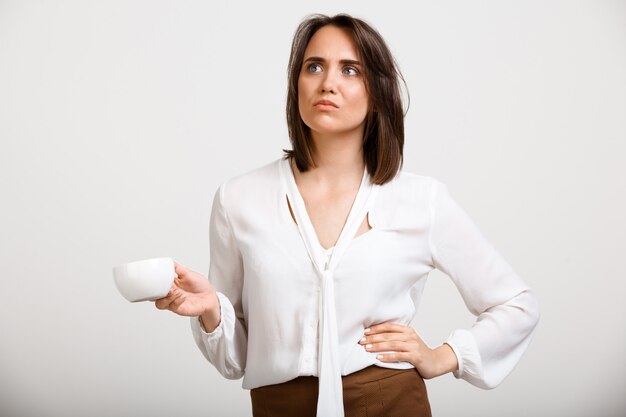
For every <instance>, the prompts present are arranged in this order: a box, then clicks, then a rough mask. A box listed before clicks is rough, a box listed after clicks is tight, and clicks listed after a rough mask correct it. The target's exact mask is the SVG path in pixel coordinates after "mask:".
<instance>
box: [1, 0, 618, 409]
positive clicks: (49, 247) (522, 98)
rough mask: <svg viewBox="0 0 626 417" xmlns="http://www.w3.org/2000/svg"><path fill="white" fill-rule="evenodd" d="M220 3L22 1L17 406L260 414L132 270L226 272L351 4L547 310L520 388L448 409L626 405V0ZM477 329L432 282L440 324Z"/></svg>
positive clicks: (12, 119)
mask: <svg viewBox="0 0 626 417" xmlns="http://www.w3.org/2000/svg"><path fill="white" fill-rule="evenodd" d="M218 3H219V4H218ZM221 3H222V2H210V1H173V0H172V1H147V0H146V1H106V2H104V1H102V2H96V1H78V0H76V1H44V0H40V1H17V0H16V1H7V0H0V144H1V147H0V192H1V194H0V198H1V205H0V207H1V216H0V272H1V277H0V296H1V301H0V415H2V416H93V417H99V416H102V417H111V416H124V417H127V416H137V417H139V416H141V417H143V416H151V417H160V416H169V415H176V416H249V415H250V414H251V413H250V401H249V393H248V391H244V390H242V389H241V388H240V384H241V381H228V380H225V379H223V378H222V377H221V376H220V375H219V374H218V373H217V371H216V370H215V369H214V368H213V367H212V366H211V365H210V364H209V363H208V362H206V361H205V359H204V358H203V357H202V355H201V354H200V352H199V350H198V349H197V348H196V346H195V344H194V343H193V339H192V337H191V332H190V328H189V320H188V319H186V318H181V317H179V316H176V315H174V314H172V313H169V312H163V311H158V310H156V309H155V308H154V305H153V304H152V303H140V304H131V303H128V302H127V301H126V300H124V299H123V298H122V297H121V296H120V295H119V294H118V293H117V291H116V289H115V287H114V284H113V279H112V274H111V268H112V266H114V265H117V264H119V263H123V262H128V261H133V260H138V259H143V258H150V257H158V256H172V257H174V258H175V259H177V260H179V261H180V262H182V263H184V264H187V265H188V266H190V267H192V268H194V269H196V270H199V271H202V272H206V271H207V270H208V264H209V259H208V236H207V226H208V219H209V212H210V205H211V201H212V197H213V193H214V192H215V190H216V188H217V186H218V185H219V184H220V183H221V182H222V181H224V180H226V179H227V178H229V177H232V176H234V175H237V174H241V173H243V172H246V171H249V170H251V169H253V168H256V167H258V166H260V165H264V164H266V163H268V162H270V161H272V160H274V159H276V158H278V157H280V156H281V153H282V152H281V149H282V148H285V147H288V146H289V144H288V140H287V134H286V124H285V120H284V103H285V95H286V65H287V60H288V55H289V47H290V42H291V37H292V35H293V32H294V30H295V29H296V26H297V24H298V23H299V21H300V20H301V19H302V18H303V17H304V16H305V15H307V14H309V13H312V12H322V13H330V14H333V13H336V12H342V11H345V12H349V13H351V14H353V15H355V16H357V17H361V18H364V19H365V20H367V21H369V22H370V23H372V24H373V25H374V26H375V27H376V28H377V29H378V30H379V31H380V32H381V33H382V35H383V37H384V38H385V39H386V40H387V42H388V44H389V45H390V47H391V49H392V51H393V53H394V54H395V56H396V58H397V60H398V63H399V65H400V68H401V70H402V71H403V73H404V75H405V78H406V80H407V84H408V90H409V92H410V95H411V106H410V110H409V113H408V115H407V119H406V134H407V135H406V137H407V141H406V147H405V166H404V167H405V169H406V170H407V171H411V172H415V173H419V174H423V175H429V176H433V177H435V178H437V179H439V180H440V181H443V182H445V183H446V184H448V186H449V188H450V191H451V193H452V195H453V196H454V197H455V198H456V199H457V200H458V201H459V203H460V204H461V205H462V207H464V209H465V210H466V211H467V212H468V213H469V214H470V216H471V217H472V218H473V219H474V221H475V222H476V223H477V225H478V226H479V228H480V229H481V230H482V231H483V233H484V234H485V236H487V238H488V239H489V240H490V241H491V242H492V243H493V244H494V245H495V246H496V248H498V250H499V251H500V252H501V253H502V254H503V256H504V257H505V258H506V259H507V261H508V262H509V263H510V264H511V265H512V266H513V267H514V269H515V270H516V271H517V272H518V273H519V274H520V275H521V276H522V277H523V278H524V279H525V280H526V281H527V282H528V283H529V284H530V285H531V286H532V287H533V288H534V289H535V291H536V293H537V294H538V297H539V301H540V306H541V312H542V317H541V321H540V323H539V326H538V328H537V331H536V334H535V338H534V340H533V342H532V344H531V345H530V348H529V350H528V352H527V353H526V355H525V356H524V357H523V358H522V360H521V362H520V364H519V365H518V367H517V368H516V369H515V370H514V372H513V373H512V374H511V375H510V376H509V377H508V379H506V380H505V382H504V383H503V384H502V385H501V386H499V387H498V388H496V389H495V390H491V391H483V390H480V389H478V388H475V387H473V386H471V385H470V384H468V383H466V382H465V381H460V380H456V379H454V377H452V376H451V375H446V376H443V377H441V378H438V379H436V380H431V381H428V384H427V386H428V390H429V395H430V400H431V405H432V408H433V412H434V415H435V416H437V417H445V416H459V415H462V416H481V417H489V416H510V417H513V416H568V417H575V416H601V417H610V416H623V415H626V400H625V398H624V393H625V392H626V387H625V380H626V355H625V353H626V343H625V342H626V323H625V322H626V308H625V307H624V305H625V303H624V296H625V295H626V291H625V289H626V284H625V280H626V268H625V266H624V265H625V259H624V258H625V257H624V253H623V252H624V248H625V245H624V240H625V238H626V221H625V220H624V213H626V196H625V191H626V184H625V182H626V181H625V180H626V172H625V171H626V169H625V164H624V159H625V158H624V157H625V156H626V2H624V1H598V0H595V1H592V0H589V1H518V2H511V1H495V0H494V1H480V2H478V1H413V2H393V1H385V2H380V1H368V2H365V1H363V0H359V1H344V2H342V3H341V6H337V5H335V2H324V1H318V2H315V3H306V4H305V2H278V1H274V2H252V1H250V2H245V3H244V2H238V1H232V2H230V3H229V4H228V5H222V4H221ZM224 3H225V2H224ZM300 3H302V4H300ZM472 321H473V317H472V316H471V315H470V314H469V313H468V312H467V311H466V310H465V307H464V305H463V303H462V301H461V298H460V297H459V295H458V293H457V292H456V289H455V288H454V286H453V285H452V284H451V282H450V280H449V279H447V277H446V276H445V275H443V274H441V273H439V272H436V273H433V274H432V275H431V278H430V280H429V283H428V284H427V287H426V291H425V294H424V301H423V305H422V306H421V307H420V310H419V312H418V316H417V318H416V320H415V321H414V325H415V327H416V328H417V329H418V331H419V332H420V333H421V334H422V336H423V337H424V338H425V339H426V340H427V341H428V342H429V343H430V344H431V345H432V346H435V345H438V344H440V343H441V342H442V341H443V340H444V339H445V337H447V335H448V334H449V333H450V331H451V330H453V329H454V328H457V327H468V326H470V325H471V324H472Z"/></svg>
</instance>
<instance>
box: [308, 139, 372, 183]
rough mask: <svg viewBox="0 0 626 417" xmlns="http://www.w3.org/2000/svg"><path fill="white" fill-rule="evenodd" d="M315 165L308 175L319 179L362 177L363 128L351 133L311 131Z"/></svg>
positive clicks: (337, 179)
mask: <svg viewBox="0 0 626 417" xmlns="http://www.w3.org/2000/svg"><path fill="white" fill-rule="evenodd" d="M311 136H312V139H313V149H312V151H313V155H312V157H313V162H314V166H313V167H311V169H310V170H309V171H307V172H306V173H304V174H306V175H308V176H310V177H312V178H315V179H317V180H319V181H324V182H326V181H334V182H337V181H341V180H343V179H349V178H354V177H358V178H361V177H362V175H363V170H364V169H365V162H364V160H363V132H362V129H360V130H358V131H356V132H351V133H350V134H320V133H317V132H311Z"/></svg>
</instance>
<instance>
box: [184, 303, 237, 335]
mask: <svg viewBox="0 0 626 417" xmlns="http://www.w3.org/2000/svg"><path fill="white" fill-rule="evenodd" d="M217 299H218V301H219V303H220V323H219V324H218V325H217V327H216V328H215V329H213V331H212V332H207V331H205V330H204V326H203V325H202V320H201V319H200V316H198V317H192V319H191V321H192V326H193V327H197V328H198V330H199V331H200V333H202V335H203V336H204V338H205V340H207V341H210V340H215V339H219V338H221V337H222V335H223V334H224V322H226V321H229V320H227V319H225V318H226V317H228V315H229V313H232V316H233V317H234V315H235V314H234V311H228V306H230V301H229V300H228V298H227V297H226V296H225V295H224V294H222V293H221V292H219V291H217ZM231 310H232V306H231Z"/></svg>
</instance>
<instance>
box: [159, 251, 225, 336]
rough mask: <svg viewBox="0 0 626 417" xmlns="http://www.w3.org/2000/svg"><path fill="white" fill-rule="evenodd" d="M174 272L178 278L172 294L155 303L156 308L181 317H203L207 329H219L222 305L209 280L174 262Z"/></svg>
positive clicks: (171, 291) (171, 289)
mask: <svg viewBox="0 0 626 417" xmlns="http://www.w3.org/2000/svg"><path fill="white" fill-rule="evenodd" d="M174 270H175V272H176V278H175V279H174V283H173V284H172V287H171V288H170V292H169V293H168V294H167V296H165V297H163V298H159V299H158V300H156V301H155V302H154V304H155V306H156V308H158V309H159V310H170V311H172V312H174V313H176V314H179V315H181V316H188V317H197V316H202V317H203V322H204V323H205V325H206V327H217V325H218V324H219V321H220V304H219V300H218V298H217V293H216V291H215V288H213V286H212V285H211V283H210V282H209V280H208V279H206V277H204V276H203V275H202V274H200V273H198V272H195V271H192V270H191V269H189V268H187V267H185V266H183V265H181V264H179V263H178V262H174ZM207 321H208V323H207ZM212 324H214V325H215V326H212Z"/></svg>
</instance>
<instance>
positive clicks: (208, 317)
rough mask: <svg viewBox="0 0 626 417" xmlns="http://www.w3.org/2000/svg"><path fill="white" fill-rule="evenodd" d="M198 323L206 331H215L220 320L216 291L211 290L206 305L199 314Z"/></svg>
mask: <svg viewBox="0 0 626 417" xmlns="http://www.w3.org/2000/svg"><path fill="white" fill-rule="evenodd" d="M199 320H200V324H201V326H202V327H203V328H204V331H205V332H207V333H212V332H213V331H215V329H216V328H217V326H219V324H220V321H221V313H220V301H219V298H218V297H217V293H216V292H215V291H212V292H211V293H210V295H209V297H208V301H207V305H206V307H205V308H204V310H203V312H202V314H200V316H199Z"/></svg>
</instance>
